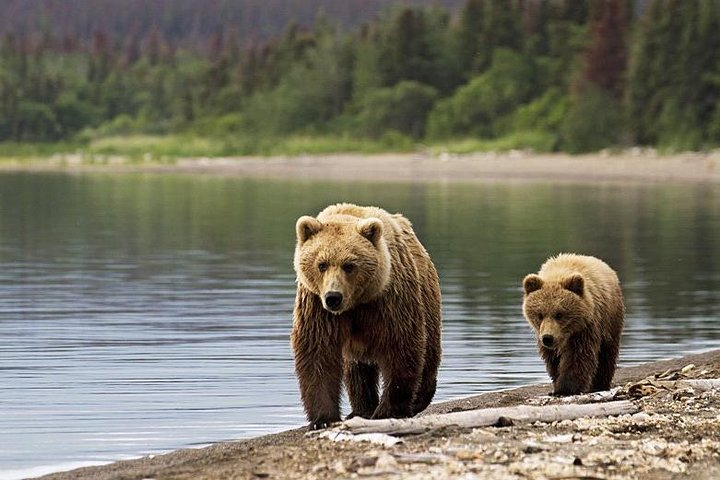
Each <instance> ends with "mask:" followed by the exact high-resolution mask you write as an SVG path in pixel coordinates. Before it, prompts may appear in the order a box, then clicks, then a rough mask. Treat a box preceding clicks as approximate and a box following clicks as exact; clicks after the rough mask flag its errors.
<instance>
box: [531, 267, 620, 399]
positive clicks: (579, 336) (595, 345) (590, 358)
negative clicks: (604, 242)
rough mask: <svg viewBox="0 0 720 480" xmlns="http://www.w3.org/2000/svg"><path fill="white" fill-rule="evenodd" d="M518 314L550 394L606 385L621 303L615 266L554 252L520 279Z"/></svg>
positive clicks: (615, 354) (615, 351)
mask: <svg viewBox="0 0 720 480" xmlns="http://www.w3.org/2000/svg"><path fill="white" fill-rule="evenodd" d="M523 289H524V291H525V293H524V299H523V314H524V315H525V318H526V319H527V321H528V323H529V324H530V326H531V327H532V328H533V330H534V331H535V336H536V337H537V342H538V350H539V351H540V356H541V357H542V358H543V360H544V361H545V366H546V368H547V371H548V374H549V375H550V378H551V379H552V382H553V394H554V395H576V394H579V393H587V392H596V391H602V390H608V389H609V388H610V382H611V381H612V378H613V374H614V373H615V367H616V365H617V357H618V352H619V350H620V336H621V334H622V329H623V323H624V316H625V305H624V303H623V294H622V290H621V289H620V281H619V280H618V277H617V275H616V273H615V271H614V270H613V269H612V268H610V267H609V266H608V265H607V264H606V263H605V262H603V261H602V260H599V259H597V258H595V257H590V256H584V255H574V254H560V255H558V256H556V257H551V258H550V259H548V260H547V261H546V262H545V263H544V264H543V265H542V267H541V268H540V271H539V272H538V273H537V274H534V273H532V274H530V275H527V276H526V277H525V279H524V280H523Z"/></svg>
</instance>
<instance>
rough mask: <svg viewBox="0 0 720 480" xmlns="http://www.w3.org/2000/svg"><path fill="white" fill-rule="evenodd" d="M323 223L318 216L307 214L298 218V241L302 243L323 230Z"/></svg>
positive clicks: (296, 230) (296, 225)
mask: <svg viewBox="0 0 720 480" xmlns="http://www.w3.org/2000/svg"><path fill="white" fill-rule="evenodd" d="M322 228H323V226H322V223H320V222H319V221H318V219H317V218H313V217H309V216H307V215H305V216H303V217H300V218H298V221H297V223H296V224H295V232H296V233H297V239H298V243H300V245H302V244H303V243H305V242H306V241H307V240H308V239H309V238H310V237H312V236H313V235H315V234H316V233H318V232H319V231H320V230H322Z"/></svg>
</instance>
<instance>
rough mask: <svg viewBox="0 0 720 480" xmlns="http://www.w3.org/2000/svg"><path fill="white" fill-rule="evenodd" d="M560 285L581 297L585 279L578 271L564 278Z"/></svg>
mask: <svg viewBox="0 0 720 480" xmlns="http://www.w3.org/2000/svg"><path fill="white" fill-rule="evenodd" d="M561 285H562V287H563V288H564V289H566V290H570V291H571V292H573V293H574V294H576V295H578V296H579V297H582V296H583V292H585V279H584V278H583V276H582V275H580V274H579V273H573V274H572V275H570V276H569V277H567V278H564V279H563V281H562V283H561Z"/></svg>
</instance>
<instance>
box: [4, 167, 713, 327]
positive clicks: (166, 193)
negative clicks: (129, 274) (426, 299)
mask: <svg viewBox="0 0 720 480" xmlns="http://www.w3.org/2000/svg"><path fill="white" fill-rule="evenodd" d="M340 201H350V202H355V203H359V204H373V205H378V206H381V207H384V208H386V209H387V210H389V211H391V212H402V213H404V214H405V215H406V216H408V218H410V219H411V220H412V222H413V224H414V226H415V230H416V232H417V233H418V235H419V236H420V238H421V240H422V241H423V243H424V244H425V246H426V247H427V249H428V250H429V251H430V253H431V255H432V256H433V259H434V260H435V263H436V265H437V267H438V270H439V273H440V277H441V283H442V286H443V291H444V292H446V294H447V295H450V296H451V297H452V298H453V299H454V301H456V302H457V304H456V305H455V308H456V310H455V311H456V312H457V314H458V321H462V322H467V323H472V324H475V323H482V324H485V325H484V327H485V328H487V329H488V330H486V332H487V334H488V335H506V334H507V332H508V329H507V325H505V323H507V322H508V320H507V319H511V320H512V322H515V321H516V320H518V321H522V317H521V311H520V305H521V290H520V282H521V279H522V278H523V276H524V275H525V274H526V273H529V272H532V271H537V269H538V268H539V266H540V264H541V263H542V261H543V260H544V259H545V258H547V257H548V256H550V255H552V254H555V253H559V252H563V251H569V252H578V253H587V254H592V255H596V256H598V257H600V258H602V259H604V260H606V261H607V262H608V263H609V264H610V265H611V266H613V267H614V268H615V269H616V270H617V271H618V273H619V275H620V278H621V281H622V282H623V286H624V290H625V294H626V297H627V303H628V306H629V316H630V317H631V318H638V317H642V320H634V321H635V322H636V323H637V324H638V328H640V329H642V330H645V329H647V331H648V332H651V331H652V332H662V334H663V335H669V336H670V337H672V338H690V337H693V336H695V335H710V336H712V335H716V336H717V335H718V333H717V332H716V331H715V330H713V329H711V328H709V327H708V325H709V323H708V322H709V320H708V319H710V318H712V317H717V314H718V308H719V307H718V305H720V250H718V249H717V245H716V243H717V239H718V238H720V188H719V187H717V186H712V185H701V186H685V185H681V186H602V185H599V186H572V185H562V186H558V185H542V184H536V185H533V184H452V185H449V184H440V183H438V184H403V183H397V184H391V183H384V184H382V185H380V186H378V185H377V184H376V183H331V182H302V181H299V182H293V181H262V180H243V179H232V178H222V177H201V178H195V177H191V176H173V175H158V176H139V175H80V176H70V175H56V174H54V175H41V174H33V175H23V174H5V175H0V253H2V252H3V251H7V249H8V248H9V249H11V250H15V251H22V252H23V255H24V256H26V257H28V258H30V259H32V258H37V259H38V260H39V261H43V260H48V259H50V260H52V259H57V258H63V257H64V256H66V257H74V258H76V259H77V260H78V261H79V262H80V263H82V262H85V263H86V264H87V265H91V264H93V262H95V261H96V260H97V259H102V258H114V259H116V260H117V262H118V263H119V264H120V263H122V262H123V261H126V263H131V264H134V265H135V266H136V268H137V269H141V270H140V271H135V274H138V275H143V274H144V273H152V271H153V270H154V269H157V268H174V269H176V270H177V271H181V270H182V269H183V268H186V265H187V263H188V262H187V260H188V255H196V254H197V255H204V256H205V257H206V260H207V261H204V262H203V265H204V266H203V268H207V269H208V271H207V272H206V273H207V275H209V276H211V277H212V278H223V276H228V275H230V276H232V275H233V270H232V269H228V268H227V265H228V262H230V263H231V264H234V265H236V266H237V269H238V272H239V271H240V270H242V272H243V275H257V277H258V278H262V276H263V275H266V274H267V272H273V273H275V274H281V275H286V276H287V278H289V279H291V278H292V254H293V248H294V243H295V238H294V236H295V232H294V225H295V220H296V219H297V218H298V217H299V216H300V215H304V214H312V215H314V214H316V213H317V212H318V211H319V210H321V209H322V208H324V207H325V206H326V205H328V204H331V203H335V202H340ZM208 259H209V260H208ZM161 265H165V267H161ZM168 265H170V267H168ZM142 269H145V270H147V272H143V271H142ZM289 288H292V284H291V281H290V285H289ZM500 318H503V319H506V320H504V321H498V319H500ZM677 319H683V320H682V321H675V320H677ZM703 322H704V323H703ZM630 327H631V328H634V327H632V326H630ZM649 334H651V335H654V334H655V333H649Z"/></svg>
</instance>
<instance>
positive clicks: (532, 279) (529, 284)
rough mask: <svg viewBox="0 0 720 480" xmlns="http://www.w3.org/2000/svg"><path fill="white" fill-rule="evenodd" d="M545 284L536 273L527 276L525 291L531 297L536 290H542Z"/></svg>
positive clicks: (524, 281)
mask: <svg viewBox="0 0 720 480" xmlns="http://www.w3.org/2000/svg"><path fill="white" fill-rule="evenodd" d="M543 283H544V282H543V279H542V278H540V277H539V276H538V275H535V274H534V273H531V274H530V275H526V276H525V279H524V280H523V288H524V289H525V294H526V295H529V294H531V293H532V292H534V291H535V290H540V289H541V288H542V286H543Z"/></svg>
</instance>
